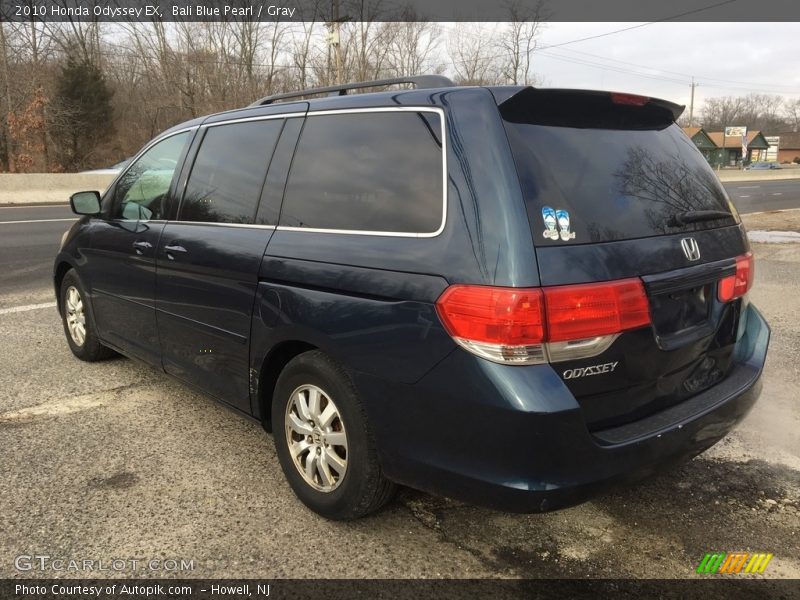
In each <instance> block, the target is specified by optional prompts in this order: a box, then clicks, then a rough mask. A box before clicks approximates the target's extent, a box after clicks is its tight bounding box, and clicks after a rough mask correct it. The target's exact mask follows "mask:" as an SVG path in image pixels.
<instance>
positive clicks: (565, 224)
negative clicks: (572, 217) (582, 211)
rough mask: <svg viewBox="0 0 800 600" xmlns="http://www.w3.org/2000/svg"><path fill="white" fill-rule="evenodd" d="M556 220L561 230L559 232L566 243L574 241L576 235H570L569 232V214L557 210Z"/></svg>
mask: <svg viewBox="0 0 800 600" xmlns="http://www.w3.org/2000/svg"><path fill="white" fill-rule="evenodd" d="M556 220H557V221H558V228H559V229H560V230H561V231H560V232H559V235H560V236H561V239H562V240H564V241H565V242H566V241H567V240H574V239H575V233H574V232H573V233H570V231H569V213H568V212H567V211H565V210H557V211H556Z"/></svg>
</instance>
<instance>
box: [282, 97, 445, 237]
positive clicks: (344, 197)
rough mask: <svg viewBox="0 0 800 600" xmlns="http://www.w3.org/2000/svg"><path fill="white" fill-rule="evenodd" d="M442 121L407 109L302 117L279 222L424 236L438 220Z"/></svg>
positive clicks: (434, 228)
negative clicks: (303, 118) (300, 131)
mask: <svg viewBox="0 0 800 600" xmlns="http://www.w3.org/2000/svg"><path fill="white" fill-rule="evenodd" d="M443 169H444V159H443V152H442V123H441V119H440V117H439V114H438V113H435V112H410V111H408V112H407V111H395V110H392V111H386V112H383V111H380V112H355V113H344V114H330V115H311V114H310V115H309V116H308V118H307V119H306V123H305V126H304V127H303V132H302V134H301V137H300V141H299V142H298V146H297V151H296V153H295V157H294V161H293V163H292V169H291V173H290V175H289V181H288V183H287V187H286V194H285V196H284V202H283V208H282V211H281V218H280V224H281V225H283V226H288V227H302V228H312V229H327V230H337V231H359V232H376V233H408V234H430V233H434V232H436V231H438V230H439V229H440V227H441V226H442V222H443V217H444V214H443V213H444V188H443Z"/></svg>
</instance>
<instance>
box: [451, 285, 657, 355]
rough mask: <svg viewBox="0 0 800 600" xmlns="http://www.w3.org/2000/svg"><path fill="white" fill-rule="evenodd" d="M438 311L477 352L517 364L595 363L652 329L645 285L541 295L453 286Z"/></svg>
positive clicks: (552, 290) (553, 290) (549, 290)
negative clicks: (621, 338) (632, 334)
mask: <svg viewBox="0 0 800 600" xmlns="http://www.w3.org/2000/svg"><path fill="white" fill-rule="evenodd" d="M436 310H437V312H438V314H439V318H440V319H441V321H442V323H443V324H444V327H445V329H446V330H447V332H448V333H449V334H450V335H451V336H452V337H453V339H454V340H455V341H456V342H457V343H459V344H460V345H461V346H463V347H464V348H466V349H467V350H469V351H470V352H473V353H474V354H477V355H479V356H483V357H484V358H488V359H489V360H493V361H495V362H503V363H518V364H534V363H543V362H548V361H550V362H558V361H563V360H570V359H577V358H586V357H588V356H594V355H597V354H599V353H601V352H602V351H604V350H605V349H606V348H608V346H609V345H610V343H611V342H612V341H613V340H614V338H615V337H616V335H617V334H619V333H621V332H623V331H626V330H628V329H635V328H637V327H642V326H644V325H648V324H649V323H650V310H649V304H648V301H647V295H646V294H645V291H644V287H643V286H642V282H641V281H640V280H639V279H626V280H622V281H612V282H607V283H592V284H584V285H567V286H554V287H545V288H541V289H540V288H532V289H528V288H504V287H488V286H472V285H454V286H451V287H449V288H447V290H445V292H444V293H443V294H442V295H441V297H440V298H439V300H437V302H436Z"/></svg>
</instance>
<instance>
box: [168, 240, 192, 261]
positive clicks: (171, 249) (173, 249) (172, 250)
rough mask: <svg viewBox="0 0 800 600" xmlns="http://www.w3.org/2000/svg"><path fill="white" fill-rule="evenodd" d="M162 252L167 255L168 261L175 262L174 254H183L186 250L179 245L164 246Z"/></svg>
mask: <svg viewBox="0 0 800 600" xmlns="http://www.w3.org/2000/svg"><path fill="white" fill-rule="evenodd" d="M164 252H166V253H167V258H168V259H170V260H175V256H174V254H185V253H186V252H188V250H187V249H186V248H184V247H183V246H181V245H180V244H168V245H166V246H164Z"/></svg>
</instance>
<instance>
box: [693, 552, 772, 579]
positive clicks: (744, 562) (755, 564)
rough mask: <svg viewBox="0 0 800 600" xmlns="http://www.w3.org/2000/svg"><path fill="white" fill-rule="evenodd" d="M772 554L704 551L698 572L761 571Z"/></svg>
mask: <svg viewBox="0 0 800 600" xmlns="http://www.w3.org/2000/svg"><path fill="white" fill-rule="evenodd" d="M771 560H772V554H766V553H755V554H751V553H750V552H731V553H725V552H713V553H706V555H705V556H704V557H703V560H701V561H700V564H699V565H698V567H697V572H698V573H706V574H719V573H763V572H764V569H766V568H767V565H768V564H769V561H771Z"/></svg>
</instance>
